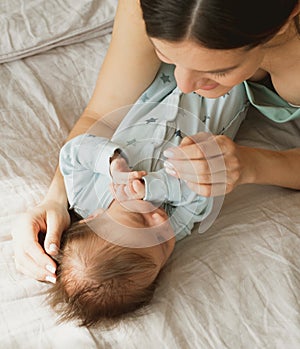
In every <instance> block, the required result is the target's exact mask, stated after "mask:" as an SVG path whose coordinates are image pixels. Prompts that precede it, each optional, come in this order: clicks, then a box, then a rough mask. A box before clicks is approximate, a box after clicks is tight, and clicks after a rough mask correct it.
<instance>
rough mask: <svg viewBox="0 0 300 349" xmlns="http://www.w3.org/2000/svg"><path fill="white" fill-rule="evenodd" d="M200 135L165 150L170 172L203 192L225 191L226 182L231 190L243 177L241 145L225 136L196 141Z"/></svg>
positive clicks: (201, 193)
mask: <svg viewBox="0 0 300 349" xmlns="http://www.w3.org/2000/svg"><path fill="white" fill-rule="evenodd" d="M204 135H205V134H203V133H200V134H199V137H200V138H202V139H203V137H204ZM197 136H198V135H195V136H193V137H186V138H185V139H184V140H183V141H184V142H183V141H182V143H181V145H180V146H179V147H175V148H170V149H167V150H166V151H165V152H164V154H165V156H167V155H169V157H168V158H167V160H166V161H165V163H164V167H165V170H166V172H167V173H168V174H170V175H172V176H175V177H177V178H180V179H182V180H184V181H186V182H187V183H188V185H189V187H190V188H191V189H192V190H193V191H195V192H197V193H198V194H200V195H204V196H209V195H221V194H220V193H223V194H224V188H223V189H222V188H221V187H222V185H223V186H224V185H226V193H228V192H230V191H231V190H232V189H233V188H234V187H236V186H237V185H238V183H239V182H240V179H241V176H242V171H243V165H242V162H241V160H240V159H241V156H240V153H239V147H238V146H237V145H236V144H235V143H234V142H233V141H232V140H231V139H230V138H228V137H226V136H223V135H222V136H211V137H207V138H206V139H205V140H204V141H201V142H200V143H199V144H195V143H192V142H194V141H195V140H197ZM199 137H198V138H199ZM216 193H217V194H216Z"/></svg>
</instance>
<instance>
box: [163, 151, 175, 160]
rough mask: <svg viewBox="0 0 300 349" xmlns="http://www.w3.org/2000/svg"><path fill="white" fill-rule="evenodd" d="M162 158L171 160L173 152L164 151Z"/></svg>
mask: <svg viewBox="0 0 300 349" xmlns="http://www.w3.org/2000/svg"><path fill="white" fill-rule="evenodd" d="M164 156H165V157H166V158H172V157H173V156H174V154H173V152H172V151H171V150H165V151H164Z"/></svg>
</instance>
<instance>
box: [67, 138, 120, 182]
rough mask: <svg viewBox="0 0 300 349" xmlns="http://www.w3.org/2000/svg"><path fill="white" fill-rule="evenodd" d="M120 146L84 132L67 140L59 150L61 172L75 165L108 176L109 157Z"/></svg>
mask: <svg viewBox="0 0 300 349" xmlns="http://www.w3.org/2000/svg"><path fill="white" fill-rule="evenodd" d="M116 150H118V151H120V152H121V149H120V146H119V145H118V144H116V143H114V142H111V141H110V140H109V139H107V138H104V137H97V136H94V135H89V134H84V135H79V136H77V137H75V138H73V139H71V140H70V141H69V142H67V143H66V144H65V145H64V146H63V147H62V149H61V151H60V169H61V172H62V174H64V173H66V172H68V171H69V170H70V168H69V167H71V169H72V170H73V169H74V168H76V167H81V168H84V169H87V170H91V171H93V172H95V173H101V174H103V175H106V176H108V177H110V171H109V168H110V158H111V157H112V156H113V155H114V152H115V151H116Z"/></svg>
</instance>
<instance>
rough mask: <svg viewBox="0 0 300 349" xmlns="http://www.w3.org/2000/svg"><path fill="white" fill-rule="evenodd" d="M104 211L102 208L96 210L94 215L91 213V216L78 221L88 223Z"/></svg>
mask: <svg viewBox="0 0 300 349" xmlns="http://www.w3.org/2000/svg"><path fill="white" fill-rule="evenodd" d="M104 211H105V210H104V209H103V208H98V209H97V210H96V211H95V212H94V213H92V214H91V215H89V216H88V217H87V218H85V219H81V220H80V221H79V223H87V222H89V221H91V220H92V219H95V218H96V217H97V216H99V215H100V214H102V213H103V212H104Z"/></svg>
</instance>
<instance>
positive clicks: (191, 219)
mask: <svg viewBox="0 0 300 349" xmlns="http://www.w3.org/2000/svg"><path fill="white" fill-rule="evenodd" d="M143 179H144V183H145V197H144V200H147V201H151V202H153V203H155V205H156V206H160V205H162V206H163V207H164V209H165V210H166V212H167V214H168V216H169V219H170V224H171V226H172V228H173V230H174V233H175V236H176V240H177V241H178V240H181V239H183V238H184V237H186V236H187V235H190V234H191V231H192V229H193V227H194V225H195V224H196V223H199V222H201V221H203V220H204V219H205V218H206V217H207V216H208V215H209V213H210V212H211V210H212V204H213V198H206V197H204V196H200V195H198V194H197V193H195V192H193V191H192V190H191V189H190V188H189V187H188V186H187V184H186V183H185V182H184V181H182V180H181V179H178V178H176V177H173V176H170V175H168V174H167V173H166V172H165V170H164V169H161V170H159V171H157V172H150V173H148V174H147V175H146V176H144V177H143Z"/></svg>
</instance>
